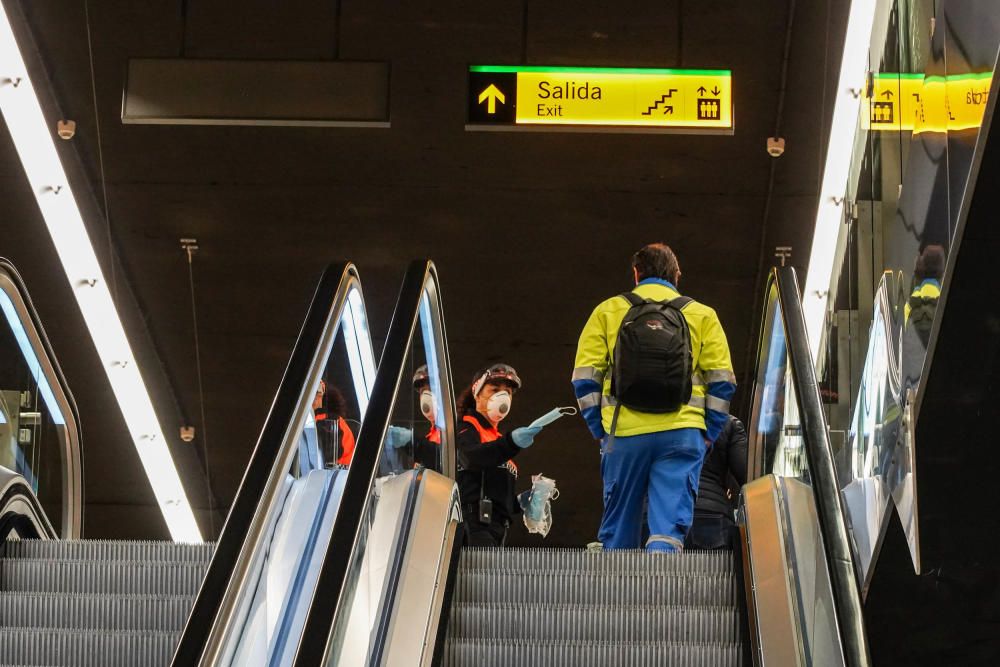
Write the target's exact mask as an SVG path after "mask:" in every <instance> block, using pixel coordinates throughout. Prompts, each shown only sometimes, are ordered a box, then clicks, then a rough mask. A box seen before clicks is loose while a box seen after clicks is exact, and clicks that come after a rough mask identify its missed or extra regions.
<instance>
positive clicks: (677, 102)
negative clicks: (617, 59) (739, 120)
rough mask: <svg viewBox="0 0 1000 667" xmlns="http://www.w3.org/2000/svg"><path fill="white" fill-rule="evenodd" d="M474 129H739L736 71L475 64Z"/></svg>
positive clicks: (471, 103)
mask: <svg viewBox="0 0 1000 667" xmlns="http://www.w3.org/2000/svg"><path fill="white" fill-rule="evenodd" d="M468 98H469V99H468V103H469V104H468V120H469V124H468V128H469V129H516V128H523V129H550V130H559V129H564V130H572V129H577V130H592V131H607V130H612V131H614V130H618V131H654V132H664V131H666V132H671V131H673V132H711V133H722V134H732V132H733V93H732V72H730V71H729V70H690V69H637V68H612V67H541V66H498V65H473V66H471V67H469V95H468Z"/></svg>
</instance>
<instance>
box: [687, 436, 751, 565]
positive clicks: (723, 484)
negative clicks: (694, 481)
mask: <svg viewBox="0 0 1000 667" xmlns="http://www.w3.org/2000/svg"><path fill="white" fill-rule="evenodd" d="M746 481H747V432H746V429H745V428H744V427H743V422H741V421H740V420H739V419H737V418H736V417H732V416H730V417H729V419H728V420H727V421H726V423H725V425H724V426H723V427H722V433H721V434H720V435H719V438H718V439H717V440H716V441H715V444H713V445H712V449H711V450H709V452H708V455H707V456H706V457H705V464H704V465H703V466H702V468H701V477H700V479H699V481H698V497H697V499H696V500H695V504H694V521H693V522H692V524H691V530H690V531H688V534H687V539H686V540H685V543H684V548H685V549H721V548H725V547H729V546H731V536H732V533H733V528H734V527H735V525H736V524H735V522H734V521H733V500H732V493H731V489H733V488H734V487H735V488H736V489H738V488H739V487H741V486H743V485H744V484H745V483H746Z"/></svg>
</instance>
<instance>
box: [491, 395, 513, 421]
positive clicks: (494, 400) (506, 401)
mask: <svg viewBox="0 0 1000 667" xmlns="http://www.w3.org/2000/svg"><path fill="white" fill-rule="evenodd" d="M509 412H510V392H509V391H498V392H497V393H495V394H493V395H492V396H490V398H489V400H488V401H486V416H487V417H489V418H490V420H491V421H495V422H498V423H499V422H501V421H503V419H504V417H506V416H507V414H508V413H509Z"/></svg>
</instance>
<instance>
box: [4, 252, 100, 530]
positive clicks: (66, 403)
mask: <svg viewBox="0 0 1000 667" xmlns="http://www.w3.org/2000/svg"><path fill="white" fill-rule="evenodd" d="M0 279H6V280H8V281H10V283H11V284H12V286H13V289H14V291H15V292H16V295H15V296H17V297H18V298H19V300H20V302H21V303H20V305H21V306H23V308H24V312H25V314H27V316H28V319H29V320H30V324H31V326H32V328H33V329H34V331H33V332H28V334H29V337H31V338H34V340H33V341H32V342H33V343H35V344H37V345H38V346H39V347H40V348H41V352H42V354H41V355H39V356H40V357H44V358H40V359H39V362H40V363H42V364H47V365H48V368H46V370H48V371H50V372H49V373H46V376H49V375H51V376H52V377H51V379H52V380H55V382H54V383H53V384H54V386H52V387H51V388H52V391H53V392H54V393H55V398H56V401H57V402H58V403H60V407H63V408H66V409H65V410H64V411H65V412H66V413H67V414H65V415H63V417H64V418H65V420H66V427H67V431H68V434H67V435H68V442H67V443H66V446H65V447H63V448H61V449H60V455H61V458H60V460H61V463H62V475H61V480H62V485H63V491H62V501H63V512H62V526H61V529H60V533H61V535H60V537H62V538H63V539H79V538H80V536H81V535H82V534H83V504H84V489H83V447H82V445H81V444H80V443H81V438H82V437H83V431H82V429H81V426H80V412H79V410H78V409H77V407H76V400H75V399H74V398H73V392H72V391H70V388H69V383H68V382H67V381H66V376H65V375H63V372H62V369H61V368H60V367H59V361H58V360H57V359H56V355H55V352H54V351H53V350H52V344H51V343H50V342H49V338H48V336H47V335H46V334H45V327H43V326H42V320H41V318H40V317H39V315H38V311H37V310H35V305H34V303H32V301H31V295H30V294H29V293H28V288H27V285H25V282H24V279H23V278H21V274H20V273H18V271H17V269H16V268H15V267H14V264H13V263H12V262H11V261H10V260H8V259H6V258H4V257H0ZM17 305H18V304H17V303H15V307H17ZM32 333H33V334H34V336H31V334H32Z"/></svg>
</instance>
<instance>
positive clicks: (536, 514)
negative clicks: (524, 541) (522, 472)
mask: <svg viewBox="0 0 1000 667" xmlns="http://www.w3.org/2000/svg"><path fill="white" fill-rule="evenodd" d="M558 497H559V489H557V488H556V481H555V480H554V479H550V478H548V477H545V476H544V475H542V474H541V473H539V474H537V475H532V476H531V490H530V491H525V492H524V493H521V494H520V495H518V497H517V501H518V504H520V505H521V509H522V510H523V511H524V515H523V518H524V525H525V527H526V528H527V529H528V532H529V533H537V534H539V535H541V536H542V537H545V536H546V535H548V534H549V530H551V528H552V501H553V500H555V499H556V498H558Z"/></svg>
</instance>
